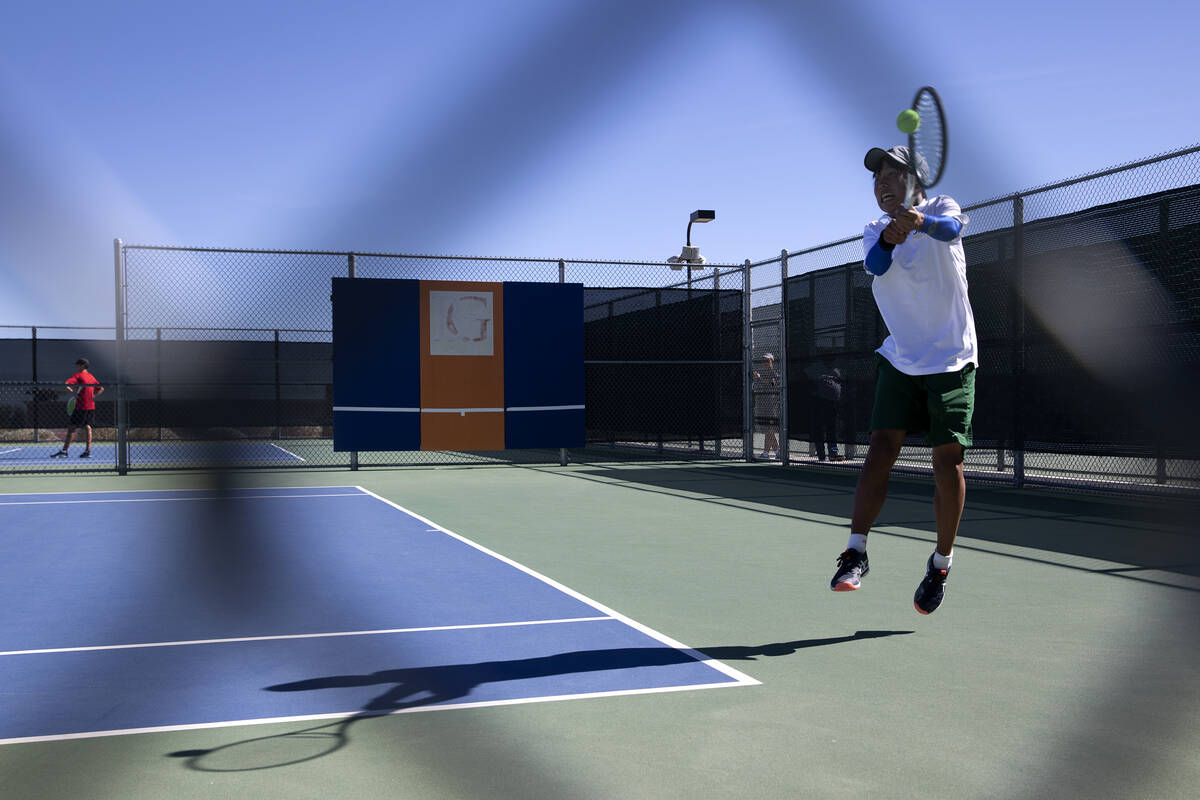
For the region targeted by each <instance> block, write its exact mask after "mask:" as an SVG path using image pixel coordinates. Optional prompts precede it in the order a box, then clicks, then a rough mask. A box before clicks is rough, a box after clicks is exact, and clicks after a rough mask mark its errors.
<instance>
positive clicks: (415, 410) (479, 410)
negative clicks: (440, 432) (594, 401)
mask: <svg viewBox="0 0 1200 800" xmlns="http://www.w3.org/2000/svg"><path fill="white" fill-rule="evenodd" d="M586 408H587V406H582V405H580V406H513V407H511V408H388V407H386V406H334V407H333V410H334V411H384V412H388V413H404V414H498V413H500V412H503V411H583V410H584V409H586Z"/></svg>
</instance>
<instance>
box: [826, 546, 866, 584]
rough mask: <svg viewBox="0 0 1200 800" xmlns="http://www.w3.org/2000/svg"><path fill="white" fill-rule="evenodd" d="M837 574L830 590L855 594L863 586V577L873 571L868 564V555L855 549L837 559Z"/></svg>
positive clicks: (834, 575)
mask: <svg viewBox="0 0 1200 800" xmlns="http://www.w3.org/2000/svg"><path fill="white" fill-rule="evenodd" d="M837 563H838V568H837V572H835V573H834V574H833V580H831V581H830V582H829V588H830V589H832V590H833V591H835V592H853V591H854V590H855V589H857V588H858V587H859V586H861V585H862V579H863V576H864V575H866V574H867V573H868V572H870V571H871V568H870V566H868V564H867V554H866V553H860V552H859V551H857V550H855V549H854V548H853V547H848V548H846V552H844V553H842V554H841V555H840V556H838V558H837Z"/></svg>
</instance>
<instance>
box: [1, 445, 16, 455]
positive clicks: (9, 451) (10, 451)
mask: <svg viewBox="0 0 1200 800" xmlns="http://www.w3.org/2000/svg"><path fill="white" fill-rule="evenodd" d="M20 449H21V448H19V447H14V448H13V449H12V450H0V456H3V455H7V454H8V453H15V452H17V451H18V450H20Z"/></svg>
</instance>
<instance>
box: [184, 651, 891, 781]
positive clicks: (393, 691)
mask: <svg viewBox="0 0 1200 800" xmlns="http://www.w3.org/2000/svg"><path fill="white" fill-rule="evenodd" d="M909 633H913V631H858V632H857V633H854V634H852V635H849V636H836V637H830V638H824V639H798V640H795V641H790V642H773V643H769V644H762V645H755V646H719V647H704V648H697V649H696V650H691V651H689V650H679V649H676V648H672V647H667V646H665V645H664V646H659V647H626V648H612V649H607V650H579V651H574V652H568V653H557V654H555V655H551V656H539V657H536V658H524V659H512V660H506V661H483V662H478V663H472V664H450V665H445V666H432V667H416V668H405V669H391V670H381V671H379V672H373V673H370V674H366V675H331V676H325V677H319V678H308V679H305V680H299V681H293V682H290V683H281V684H277V685H274V686H267V687H264V689H265V691H269V692H309V691H318V690H324V689H347V688H355V687H362V686H376V685H389V684H390V686H389V688H388V689H387V690H386V691H384V692H383V693H382V694H380V695H378V696H377V697H375V698H374V699H372V700H371V701H370V702H368V703H367V704H366V705H365V706H363V708H362V709H361V710H360V711H358V712H356V713H353V714H347V715H345V716H341V717H338V718H337V719H332V720H323V721H321V722H320V723H319V724H317V725H309V726H306V727H303V728H300V729H298V730H292V731H286V732H284V733H278V734H273V735H270V736H259V737H254V738H251V739H244V740H240V741H237V742H231V743H229V744H225V745H220V746H218V747H214V748H211V749H196V750H179V751H176V752H173V753H169V754H168V755H170V756H171V757H174V758H181V759H185V761H184V765H185V766H186V767H188V768H189V769H194V770H197V771H201V772H244V771H252V770H261V769H272V768H276V767H286V766H291V765H294V764H300V763H303V762H306V761H312V760H314V759H317V758H321V757H324V756H327V755H331V754H333V753H335V752H337V751H338V750H341V749H342V748H344V747H345V746H346V745H347V744H349V742H350V736H349V731H350V728H351V726H354V725H357V724H358V723H359V722H361V721H363V720H366V719H372V718H375V717H382V716H389V715H392V714H397V713H401V712H403V711H406V710H411V709H416V708H420V707H424V706H432V705H445V704H453V703H454V701H456V700H460V699H461V698H464V697H467V696H468V695H470V694H471V692H472V690H474V689H476V688H477V687H479V686H481V685H483V684H490V683H497V682H503V681H515V680H525V679H530V678H547V677H552V676H555V675H570V674H576V673H586V672H598V671H603V670H618V669H632V668H644V667H656V666H671V665H679V664H687V663H691V662H695V661H697V660H706V659H717V660H722V661H724V660H728V661H753V660H755V659H757V658H758V657H760V656H766V657H778V656H786V655H791V654H794V653H796V652H797V651H799V650H803V649H805V648H809V647H823V646H826V645H832V644H841V643H845V642H853V641H858V640H864V639H877V638H881V637H886V636H897V635H903V634H909Z"/></svg>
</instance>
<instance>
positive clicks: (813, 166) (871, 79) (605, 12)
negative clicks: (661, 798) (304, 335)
mask: <svg viewBox="0 0 1200 800" xmlns="http://www.w3.org/2000/svg"><path fill="white" fill-rule="evenodd" d="M899 8H900V7H899V6H896V5H895V4H894V3H882V2H866V1H862V2H855V1H853V0H843V2H838V3H832V2H831V3H819V4H818V3H801V2H784V1H783V0H742V1H741V2H732V1H729V2H715V1H710V0H657V1H656V0H491V1H489V0H437V2H434V1H433V0H430V1H429V2H416V1H415V0H396V2H363V1H360V0H338V1H337V2H333V1H332V0H330V1H329V2H326V1H325V0H309V1H307V2H305V1H304V0H298V1H294V2H287V3H284V2H262V0H237V2H226V0H211V1H210V2H206V3H203V4H200V3H195V4H184V3H176V2H167V1H164V0H158V2H141V1H140V0H139V1H137V2H134V1H131V2H112V1H106V0H93V2H47V3H42V4H32V3H27V4H20V6H19V7H14V8H12V9H9V13H8V15H7V21H6V24H5V25H4V26H3V28H0V102H2V107H3V109H4V112H3V114H2V115H0V275H2V277H3V288H2V289H0V323H6V324H22V325H29V324H38V325H111V324H112V322H113V312H112V291H113V290H112V285H113V277H112V240H113V239H114V238H115V237H120V238H122V239H123V240H124V241H125V242H126V243H131V244H134V243H136V244H166V245H193V246H219V247H248V248H289V249H323V250H355V251H359V252H364V251H375V252H407V253H437V254H455V255H494V256H536V257H553V258H560V257H561V258H612V259H647V260H659V259H665V258H666V257H667V256H669V255H672V254H675V253H677V252H678V250H679V247H680V245H681V244H682V243H683V236H684V233H685V228H686V224H687V217H688V214H689V212H690V211H692V210H693V209H696V208H714V209H716V210H717V220H716V221H715V222H713V223H711V224H709V225H706V226H702V227H700V226H698V227H696V228H695V229H694V230H693V243H694V244H698V245H700V247H701V250H702V251H703V253H704V255H705V256H706V257H707V258H708V259H709V260H710V261H717V262H737V263H740V262H741V261H743V260H744V259H746V258H751V259H755V260H758V259H764V258H769V257H771V256H774V255H777V254H778V253H779V251H780V250H782V249H784V248H787V249H790V250H795V249H800V248H804V247H809V246H812V245H815V244H820V243H823V242H827V241H832V240H835V239H840V238H842V237H845V236H851V235H854V234H856V233H858V232H860V231H861V229H862V225H863V223H864V222H865V221H866V220H868V219H869V218H872V217H873V216H875V215H876V214H877V211H876V209H875V206H874V202H873V200H872V198H871V193H870V182H869V176H868V175H867V173H866V171H865V170H864V169H863V168H862V156H863V153H864V152H865V151H866V150H867V149H868V148H870V147H872V146H875V145H883V146H887V145H890V144H896V143H900V142H901V138H902V137H901V135H900V134H899V133H898V132H897V131H896V130H895V127H894V119H895V116H896V114H897V112H899V111H900V110H901V109H902V108H903V107H905V106H906V105H907V104H908V102H909V101H910V99H911V97H912V94H913V92H914V91H915V89H916V88H917V87H919V86H921V85H922V84H931V85H934V86H936V87H937V88H938V90H939V92H940V93H941V94H942V97H943V100H944V101H945V103H946V106H947V111H948V114H949V129H950V133H951V153H950V160H949V165H948V168H947V171H946V174H945V176H944V178H943V180H942V183H941V184H940V185H939V187H938V191H939V192H942V191H944V192H946V193H949V194H952V195H954V196H955V197H956V198H957V199H958V200H959V201H960V202H962V203H963V204H967V203H971V202H976V201H980V200H985V199H989V198H992V197H996V196H1000V195H1005V194H1009V193H1011V192H1014V191H1017V190H1020V189H1025V188H1029V187H1031V186H1035V185H1039V184H1044V183H1048V182H1051V181H1055V180H1058V179H1061V178H1067V177H1071V176H1074V175H1079V174H1082V173H1086V172H1090V171H1093V170H1096V169H1100V168H1103V167H1108V166H1112V165H1114V164H1118V163H1122V162H1125V161H1131V160H1135V159H1138V158H1142V157H1145V156H1149V155H1153V154H1156V153H1160V152H1163V151H1167V150H1173V149H1176V148H1179V147H1184V146H1188V145H1192V144H1195V143H1196V142H1197V140H1200V135H1198V132H1200V111H1198V110H1197V107H1196V104H1195V90H1194V86H1193V81H1194V76H1195V74H1196V72H1197V68H1198V67H1200V58H1198V57H1197V55H1196V46H1195V43H1194V41H1193V39H1194V34H1193V31H1195V30H1196V29H1197V27H1198V23H1200V10H1198V9H1197V7H1195V6H1192V5H1190V4H1179V3H1170V4H1168V3H1166V2H1160V1H1159V0H1144V1H1143V2H1140V3H1138V4H1136V5H1134V6H1130V5H1129V4H1121V5H1117V4H1115V3H1104V2H1098V3H1087V4H1083V3H1053V2H1044V1H1043V2H1025V0H1017V1H1016V2H1007V3H986V4H975V3H961V4H954V5H947V6H945V7H944V8H943V9H940V10H939V9H937V8H936V7H931V6H927V5H926V6H921V8H922V9H928V8H934V10H935V14H934V15H932V16H931V15H929V14H923V15H922V17H921V19H920V20H918V21H917V22H916V24H915V25H905V24H903V22H902V21H901V20H897V19H895V17H896V15H897V14H898V13H899V11H898V9H899Z"/></svg>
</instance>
